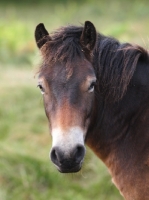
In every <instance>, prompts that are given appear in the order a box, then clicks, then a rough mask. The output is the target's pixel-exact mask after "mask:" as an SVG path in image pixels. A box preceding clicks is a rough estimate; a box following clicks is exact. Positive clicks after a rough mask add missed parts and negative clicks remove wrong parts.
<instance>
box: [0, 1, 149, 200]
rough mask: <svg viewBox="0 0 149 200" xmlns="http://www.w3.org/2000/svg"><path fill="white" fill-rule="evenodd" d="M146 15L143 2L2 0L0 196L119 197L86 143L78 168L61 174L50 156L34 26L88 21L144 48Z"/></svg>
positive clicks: (148, 5)
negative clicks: (39, 88)
mask: <svg viewBox="0 0 149 200" xmlns="http://www.w3.org/2000/svg"><path fill="white" fill-rule="evenodd" d="M20 2H21V1H20ZM148 19H149V2H148V1H144V0H140V1H139V0H132V1H127V0H126V1H124V0H121V1H118V0H114V1H104V0H103V1H95V0H92V1H90V0H86V1H85V0H84V1H79V0H78V1H67V0H64V1H62V0H58V1H52V0H50V1H46V0H43V1H42V2H41V1H39V0H38V1H32V3H31V1H29V0H27V1H25V2H24V3H23V4H22V3H19V2H18V1H17V0H14V1H7V3H6V1H2V0H1V1H0V200H47V199H48V200H83V199H85V200H90V199H95V200H96V199H100V200H122V197H121V196H120V194H119V192H118V190H117V189H116V188H115V186H114V185H113V184H112V182H111V177H110V175H109V173H108V170H107V169H106V167H105V166H104V164H103V163H102V162H101V161H100V160H99V159H98V158H97V157H96V156H95V155H94V154H93V153H92V152H91V151H90V150H89V149H87V155H86V158H85V163H84V166H83V169H82V170H81V172H79V173H77V174H60V173H59V172H58V171H57V170H56V169H55V167H54V166H53V164H52V163H51V161H50V160H49V150H50V147H51V137H50V133H49V129H48V123H47V119H46V116H45V113H44V109H43V104H42V96H41V95H40V92H39V90H38V88H36V85H37V77H38V75H37V71H38V66H39V64H40V59H41V57H40V53H39V52H38V49H37V48H36V44H35V42H34V30H35V27H36V25H37V24H38V23H40V22H43V23H44V24H45V26H46V27H47V29H48V31H49V32H52V31H53V30H54V29H56V28H58V27H59V26H64V25H67V24H76V25H80V24H81V23H84V21H85V20H90V21H92V22H93V23H94V24H95V26H96V28H97V30H98V31H100V32H101V33H103V34H105V35H111V36H113V37H116V38H118V39H119V40H120V41H121V42H132V43H137V44H139V45H142V46H144V47H145V48H147V49H148V47H149V38H148V33H149V26H148Z"/></svg>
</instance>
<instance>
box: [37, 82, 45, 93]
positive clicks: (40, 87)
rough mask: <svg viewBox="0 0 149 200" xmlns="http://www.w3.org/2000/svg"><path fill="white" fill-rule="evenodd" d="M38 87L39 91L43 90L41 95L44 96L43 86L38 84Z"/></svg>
mask: <svg viewBox="0 0 149 200" xmlns="http://www.w3.org/2000/svg"><path fill="white" fill-rule="evenodd" d="M37 87H39V89H40V90H41V94H44V89H43V87H42V85H41V84H38V85H37Z"/></svg>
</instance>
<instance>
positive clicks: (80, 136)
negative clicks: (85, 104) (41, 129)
mask: <svg viewBox="0 0 149 200" xmlns="http://www.w3.org/2000/svg"><path fill="white" fill-rule="evenodd" d="M84 137H85V133H84V131H83V130H82V128H80V127H77V126H75V127H71V128H70V129H68V130H67V131H65V130H63V129H61V128H54V129H53V130H52V147H59V148H60V149H61V151H63V152H64V154H65V155H67V156H69V154H70V152H71V151H72V149H74V148H75V147H76V146H77V145H83V146H84Z"/></svg>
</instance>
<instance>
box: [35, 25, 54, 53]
mask: <svg viewBox="0 0 149 200" xmlns="http://www.w3.org/2000/svg"><path fill="white" fill-rule="evenodd" d="M35 40H36V44H37V46H38V48H39V49H40V48H41V47H42V46H43V45H44V44H45V43H46V42H47V41H50V40H51V37H50V36H49V33H48V31H47V30H46V29H45V26H44V24H42V23H40V24H38V25H37V26H36V29H35Z"/></svg>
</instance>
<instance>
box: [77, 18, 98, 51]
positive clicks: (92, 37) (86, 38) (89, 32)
mask: <svg viewBox="0 0 149 200" xmlns="http://www.w3.org/2000/svg"><path fill="white" fill-rule="evenodd" d="M96 38H97V33H96V29H95V26H94V24H92V23H91V22H90V21H86V22H85V25H84V29H83V31H82V34H81V38H80V42H81V44H82V46H83V48H87V49H88V50H89V51H91V50H93V49H94V47H95V44H96Z"/></svg>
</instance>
